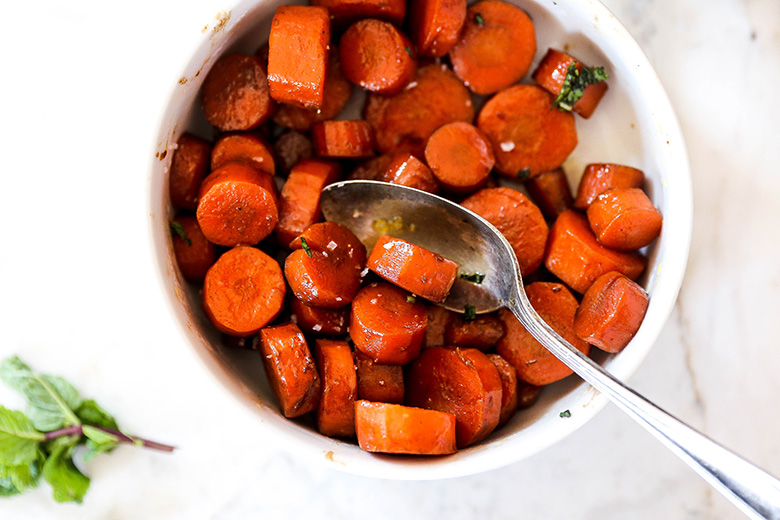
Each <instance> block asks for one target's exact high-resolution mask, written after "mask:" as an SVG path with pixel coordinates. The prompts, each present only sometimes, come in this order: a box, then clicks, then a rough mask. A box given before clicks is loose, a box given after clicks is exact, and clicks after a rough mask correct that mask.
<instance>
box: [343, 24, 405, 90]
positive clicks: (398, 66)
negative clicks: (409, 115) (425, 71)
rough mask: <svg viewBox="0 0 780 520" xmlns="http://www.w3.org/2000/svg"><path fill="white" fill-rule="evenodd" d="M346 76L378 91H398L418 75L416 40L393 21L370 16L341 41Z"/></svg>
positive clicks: (356, 83) (355, 82)
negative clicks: (410, 39)
mask: <svg viewBox="0 0 780 520" xmlns="http://www.w3.org/2000/svg"><path fill="white" fill-rule="evenodd" d="M339 52H340V57H341V67H342V70H343V71H344V76H346V77H347V79H348V80H349V81H351V82H352V83H353V84H355V85H358V86H361V87H363V88H364V89H366V90H369V91H371V92H376V93H377V94H384V95H392V94H397V93H398V92H400V91H401V89H403V88H404V87H405V86H406V85H407V83H409V81H411V79H412V78H413V77H414V72H415V70H417V59H416V58H415V56H414V50H413V48H412V43H411V42H410V41H409V38H407V37H406V35H405V34H404V33H402V32H401V31H399V30H398V29H397V28H396V27H395V26H394V25H393V24H391V23H388V22H383V21H382V20H377V19H374V18H366V19H363V20H360V21H359V22H356V23H354V24H352V25H351V26H350V27H349V29H347V30H346V31H345V32H344V34H343V35H342V36H341V40H340V42H339Z"/></svg>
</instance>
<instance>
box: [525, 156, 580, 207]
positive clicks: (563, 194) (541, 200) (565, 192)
mask: <svg viewBox="0 0 780 520" xmlns="http://www.w3.org/2000/svg"><path fill="white" fill-rule="evenodd" d="M525 187H526V189H527V190H528V194H529V195H530V196H531V199H532V200H533V201H534V202H535V203H536V205H537V206H539V209H540V210H542V214H543V215H544V216H545V218H547V219H548V220H555V219H556V218H558V215H560V214H561V213H563V212H564V211H566V210H567V209H569V208H570V207H571V205H572V203H573V202H574V199H573V198H572V196H571V189H570V188H569V181H568V180H567V179H566V174H565V173H563V169H562V168H556V169H555V170H553V171H550V172H544V173H540V174H539V175H537V176H536V177H533V178H532V179H528V180H527V181H525Z"/></svg>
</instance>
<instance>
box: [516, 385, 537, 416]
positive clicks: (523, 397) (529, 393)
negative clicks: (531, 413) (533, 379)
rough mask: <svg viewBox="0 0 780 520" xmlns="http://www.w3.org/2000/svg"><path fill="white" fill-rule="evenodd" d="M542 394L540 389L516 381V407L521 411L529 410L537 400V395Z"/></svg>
mask: <svg viewBox="0 0 780 520" xmlns="http://www.w3.org/2000/svg"><path fill="white" fill-rule="evenodd" d="M540 393H542V387H541V386H536V385H532V384H531V383H526V382H525V381H521V380H520V379H518V380H517V407H518V408H520V409H521V410H523V409H525V408H530V407H532V406H533V405H534V404H536V401H538V400H539V394H540Z"/></svg>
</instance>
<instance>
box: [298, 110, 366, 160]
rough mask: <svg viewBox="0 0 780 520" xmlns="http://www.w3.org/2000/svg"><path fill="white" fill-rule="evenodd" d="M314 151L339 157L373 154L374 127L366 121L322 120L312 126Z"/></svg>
mask: <svg viewBox="0 0 780 520" xmlns="http://www.w3.org/2000/svg"><path fill="white" fill-rule="evenodd" d="M312 141H313V142H314V153H316V154H317V155H318V156H320V157H333V158H340V159H350V158H354V159H357V158H361V157H371V156H372V155H374V129H373V128H371V125H370V124H368V123H367V122H365V121H363V120H362V119H361V120H356V121H323V122H321V123H317V124H315V125H314V127H313V128H312Z"/></svg>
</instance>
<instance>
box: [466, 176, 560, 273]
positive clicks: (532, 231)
mask: <svg viewBox="0 0 780 520" xmlns="http://www.w3.org/2000/svg"><path fill="white" fill-rule="evenodd" d="M461 204H462V205H463V207H464V208H466V209H470V210H471V211H473V212H474V213H476V214H477V215H480V216H481V217H483V218H485V219H486V220H487V221H488V222H490V223H491V224H493V225H494V226H496V228H498V230H499V231H501V233H503V235H504V236H505V237H506V239H507V240H508V241H509V244H510V245H511V246H512V249H513V250H514V252H515V255H516V256H517V261H518V262H519V263H520V270H521V272H522V274H523V276H525V275H527V274H530V273H532V272H533V271H535V270H536V268H538V267H539V266H540V265H541V264H542V260H543V259H544V249H545V245H546V243H547V234H548V228H547V223H546V222H545V221H544V217H543V216H542V212H541V211H540V210H539V208H538V207H536V205H535V204H534V203H533V202H531V201H530V200H529V199H528V197H526V196H525V195H523V194H522V193H520V192H519V191H516V190H513V189H510V188H486V189H484V190H480V191H478V192H476V193H475V194H474V195H472V196H470V197H469V198H467V199H466V200H464V201H463V202H462V203H461Z"/></svg>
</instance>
